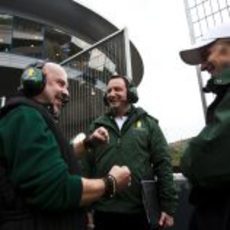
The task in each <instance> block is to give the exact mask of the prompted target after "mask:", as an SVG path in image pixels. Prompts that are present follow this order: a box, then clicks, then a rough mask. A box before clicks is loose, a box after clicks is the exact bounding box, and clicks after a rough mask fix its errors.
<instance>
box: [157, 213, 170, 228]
mask: <svg viewBox="0 0 230 230" xmlns="http://www.w3.org/2000/svg"><path fill="white" fill-rule="evenodd" d="M158 224H159V226H160V227H162V228H168V227H172V226H173V224H174V219H173V217H172V216H170V215H169V214H167V213H166V212H161V216H160V219H159V222H158Z"/></svg>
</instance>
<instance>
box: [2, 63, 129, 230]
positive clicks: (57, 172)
mask: <svg viewBox="0 0 230 230" xmlns="http://www.w3.org/2000/svg"><path fill="white" fill-rule="evenodd" d="M20 91H21V93H20V94H21V95H20V96H17V97H14V98H12V99H10V100H9V101H8V102H7V104H6V106H5V107H3V108H2V109H1V110H0V118H1V119H0V229H1V230H11V229H20V230H24V229H25V230H27V229H30V230H33V229H37V230H46V229H49V230H51V229H55V230H62V229H66V230H74V229H84V219H83V208H82V206H84V205H86V204H89V203H91V202H93V201H96V200H98V199H100V198H102V197H103V196H109V195H111V194H114V193H117V192H119V191H120V190H121V189H123V188H125V187H126V186H127V185H128V182H129V181H130V171H129V169H128V168H127V167H126V166H112V167H111V169H110V170H109V171H108V174H107V175H105V176H104V177H101V178H99V177H97V178H95V179H87V178H84V177H81V176H80V175H79V169H78V167H77V162H76V159H75V158H74V157H73V155H74V154H75V155H76V156H77V155H78V153H81V152H82V151H83V150H84V148H87V147H88V145H89V146H90V145H91V144H92V143H93V142H95V140H100V142H104V141H107V136H106V134H104V133H103V135H101V134H100V128H99V130H96V131H95V132H94V133H93V134H92V135H91V136H90V137H88V138H86V140H85V141H84V142H78V143H75V144H74V145H73V146H72V147H71V146H70V145H69V144H68V143H67V142H66V140H65V139H64V138H63V136H62V134H61V132H60V131H59V129H58V127H57V125H56V120H55V117H57V116H58V115H59V113H60V110H61V108H62V106H63V104H64V103H65V102H66V101H67V99H68V98H69V92H68V81H67V74H66V72H65V70H64V69H63V68H62V67H61V66H60V65H58V64H55V63H51V62H47V63H43V64H42V65H40V64H36V65H34V66H30V67H28V68H26V70H25V71H24V72H23V75H22V82H21V87H20Z"/></svg>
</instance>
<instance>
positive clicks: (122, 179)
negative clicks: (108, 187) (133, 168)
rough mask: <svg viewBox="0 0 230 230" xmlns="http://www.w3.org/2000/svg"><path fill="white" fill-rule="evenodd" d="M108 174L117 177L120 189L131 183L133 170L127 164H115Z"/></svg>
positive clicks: (118, 188)
mask: <svg viewBox="0 0 230 230" xmlns="http://www.w3.org/2000/svg"><path fill="white" fill-rule="evenodd" d="M108 174H109V175H111V176H113V177H114V178H115V180H116V185H117V188H116V189H117V190H118V191H120V190H122V189H124V188H126V187H127V186H129V185H130V183H131V172H130V170H129V168H128V167H127V166H121V167H120V166H117V165H114V166H113V167H112V168H111V170H110V171H109V173H108Z"/></svg>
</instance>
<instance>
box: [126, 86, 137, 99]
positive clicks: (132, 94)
mask: <svg viewBox="0 0 230 230" xmlns="http://www.w3.org/2000/svg"><path fill="white" fill-rule="evenodd" d="M127 93H128V95H127V98H128V101H129V103H136V102H138V99H139V97H138V93H137V88H136V87H135V86H134V85H130V86H129V87H128V92H127Z"/></svg>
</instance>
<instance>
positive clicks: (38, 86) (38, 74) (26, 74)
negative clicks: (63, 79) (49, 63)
mask: <svg viewBox="0 0 230 230" xmlns="http://www.w3.org/2000/svg"><path fill="white" fill-rule="evenodd" d="M45 64H46V62H41V61H39V62H35V63H33V64H30V65H29V66H27V67H26V68H25V70H24V71H23V73H22V75H21V82H20V87H19V90H20V91H22V92H23V93H24V94H25V96H27V97H34V96H36V95H38V94H40V93H41V92H42V91H43V89H44V88H45V84H46V77H45V75H44V73H43V67H44V65H45Z"/></svg>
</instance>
